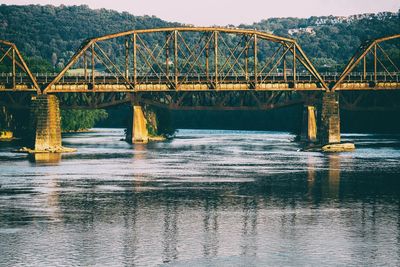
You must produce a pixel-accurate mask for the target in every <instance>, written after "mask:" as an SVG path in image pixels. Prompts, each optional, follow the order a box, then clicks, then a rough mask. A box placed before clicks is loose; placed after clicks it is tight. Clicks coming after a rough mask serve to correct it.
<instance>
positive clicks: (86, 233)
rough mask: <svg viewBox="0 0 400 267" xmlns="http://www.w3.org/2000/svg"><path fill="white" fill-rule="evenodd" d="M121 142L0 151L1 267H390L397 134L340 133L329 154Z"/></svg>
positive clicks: (284, 137) (112, 138) (232, 143)
mask: <svg viewBox="0 0 400 267" xmlns="http://www.w3.org/2000/svg"><path fill="white" fill-rule="evenodd" d="M123 136H124V131H123V129H93V131H92V132H89V133H78V134H68V135H65V136H64V137H63V142H64V145H65V146H68V147H74V148H77V149H78V152H77V153H73V154H63V155H62V156H60V155H57V154H56V155H52V156H51V157H49V156H43V155H42V156H37V157H36V158H35V157H29V158H28V157H27V156H26V155H23V154H16V153H12V152H10V151H11V150H13V149H15V148H16V147H17V144H14V143H2V144H0V186H1V187H0V266H400V135H374V134H347V135H346V134H344V135H343V139H345V140H351V141H354V142H355V143H356V146H357V150H356V151H355V152H351V153H339V154H323V153H319V152H300V151H298V150H299V148H300V146H299V144H297V143H296V142H293V140H294V135H292V134H289V133H285V132H244V131H215V130H180V131H179V132H178V134H177V136H176V138H175V139H173V140H171V141H167V142H161V143H151V144H147V145H129V144H127V143H125V142H123V141H121V139H122V138H123ZM46 157H47V158H46Z"/></svg>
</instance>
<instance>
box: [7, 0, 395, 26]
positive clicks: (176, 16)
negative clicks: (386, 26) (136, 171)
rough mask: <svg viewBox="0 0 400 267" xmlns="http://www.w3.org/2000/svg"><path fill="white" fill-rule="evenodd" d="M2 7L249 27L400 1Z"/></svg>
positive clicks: (120, 1)
mask: <svg viewBox="0 0 400 267" xmlns="http://www.w3.org/2000/svg"><path fill="white" fill-rule="evenodd" d="M1 3H2V4H15V5H25V4H42V5H45V4H52V5H56V6H58V5H60V4H64V5H82V4H86V5H88V6H90V7H91V8H94V9H97V8H107V9H113V10H117V11H127V12H129V13H131V14H133V15H150V16H151V15H155V16H157V17H159V18H161V19H164V20H167V21H170V22H181V23H187V24H194V25H197V26H210V25H221V26H224V25H228V24H233V25H238V24H241V23H244V24H251V23H253V22H258V21H260V20H262V19H267V18H271V17H303V18H304V17H310V16H325V15H336V16H348V15H353V14H359V13H376V12H381V11H392V12H393V11H398V10H399V9H400V0H243V1H242V0H241V1H236V0H112V1H105V0H68V1H66V0H51V1H49V0H1Z"/></svg>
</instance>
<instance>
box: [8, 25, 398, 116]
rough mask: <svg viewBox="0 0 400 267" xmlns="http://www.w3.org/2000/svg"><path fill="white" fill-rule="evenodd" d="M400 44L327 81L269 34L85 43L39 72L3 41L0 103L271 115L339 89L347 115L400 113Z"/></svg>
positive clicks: (149, 34) (381, 47) (372, 49)
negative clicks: (61, 64)
mask: <svg viewBox="0 0 400 267" xmlns="http://www.w3.org/2000/svg"><path fill="white" fill-rule="evenodd" d="M399 39H400V34H398V35H393V36H388V37H384V38H380V39H376V40H373V41H369V42H366V43H364V44H363V45H362V46H361V47H360V48H359V49H358V50H357V51H356V53H355V54H354V56H353V57H352V58H351V59H350V61H349V63H348V65H347V66H346V67H345V69H344V70H343V72H342V73H325V74H320V73H319V72H318V71H317V69H316V68H315V67H314V66H313V64H312V63H311V61H310V60H309V59H308V57H307V55H306V54H305V53H304V51H303V49H302V48H301V47H300V46H299V44H298V43H297V42H296V41H295V40H294V39H290V38H284V37H279V36H276V35H273V34H269V33H265V32H259V31H253V30H243V29H229V28H161V29H148V30H133V31H127V32H121V33H115V34H110V35H105V36H102V37H97V38H93V39H89V40H86V41H85V42H83V44H82V45H81V47H80V48H79V49H78V51H77V52H76V53H75V55H74V56H73V57H72V58H71V60H70V61H69V62H68V63H67V64H66V66H65V68H64V69H63V70H62V71H61V72H60V73H58V74H36V75H35V74H33V73H32V72H31V71H30V70H29V68H28V66H27V64H26V63H25V61H24V59H23V58H22V56H21V53H20V52H19V50H18V48H17V47H16V46H15V45H14V44H13V43H10V42H7V41H1V40H0V65H4V66H6V68H8V70H9V71H8V72H7V73H3V74H0V104H1V105H6V106H12V107H16V108H26V107H27V103H29V100H30V98H31V95H32V94H56V95H58V96H59V98H60V100H61V105H62V106H63V107H65V108H104V107H109V106H113V105H118V104H122V103H126V102H130V101H133V100H135V101H139V102H141V103H145V104H150V105H154V106H159V107H165V108H170V109H197V110H209V109H217V110H238V109H239V110H267V109H273V108H279V107H284V106H290V105H296V104H300V103H315V102H318V99H320V95H321V94H322V93H323V92H332V91H336V92H339V94H340V99H341V108H345V109H352V110H388V109H400V101H399V100H400V70H399V65H400V62H399V58H398V57H397V58H396V51H399V50H400V44H399ZM387 47H389V49H387ZM393 47H395V48H396V49H397V50H396V49H393ZM397 53H398V52H397Z"/></svg>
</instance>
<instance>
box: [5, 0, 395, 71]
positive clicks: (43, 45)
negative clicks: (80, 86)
mask: <svg viewBox="0 0 400 267" xmlns="http://www.w3.org/2000/svg"><path fill="white" fill-rule="evenodd" d="M174 25H176V26H179V25H180V24H178V23H170V22H166V21H163V20H161V19H158V18H156V17H149V16H134V15H131V14H129V13H119V12H116V11H111V10H106V9H99V10H92V9H90V8H89V7H87V6H60V7H54V6H50V5H47V6H38V5H29V6H7V5H1V6H0V38H1V39H7V40H10V41H12V42H14V43H16V44H17V46H18V47H19V48H20V50H21V51H22V52H23V53H24V55H25V56H26V57H27V58H28V61H30V62H32V61H34V62H32V63H35V64H31V68H32V69H33V71H38V70H36V69H35V68H41V69H42V70H43V69H50V70H51V69H54V68H56V69H59V68H61V67H63V66H64V64H65V63H66V62H67V61H68V60H69V59H70V57H71V56H72V55H73V53H74V52H75V51H76V49H77V48H78V47H79V46H80V44H81V42H82V41H83V40H85V39H87V38H90V37H95V36H99V35H104V34H108V33H113V32H119V31H124V30H129V29H143V28H156V27H166V26H174ZM230 27H239V28H251V29H258V30H262V31H267V32H271V33H274V34H276V35H281V36H289V37H292V38H295V39H297V40H298V42H299V43H300V45H301V46H302V47H303V48H304V50H305V51H306V53H307V54H308V55H309V57H310V58H312V60H313V62H314V63H315V64H316V66H317V67H320V68H324V67H327V66H335V67H336V68H338V67H339V66H338V65H337V64H339V65H343V64H345V63H346V62H347V61H348V60H349V58H350V57H351V56H352V55H353V53H354V52H355V50H356V49H357V48H358V46H359V45H360V44H361V42H363V41H365V40H368V39H371V38H376V37H380V36H384V35H389V34H394V33H398V32H400V13H399V12H397V13H379V14H365V15H357V16H352V17H333V16H331V17H311V18H308V19H299V18H271V19H266V20H263V21H261V22H257V23H254V24H253V25H239V26H233V25H230Z"/></svg>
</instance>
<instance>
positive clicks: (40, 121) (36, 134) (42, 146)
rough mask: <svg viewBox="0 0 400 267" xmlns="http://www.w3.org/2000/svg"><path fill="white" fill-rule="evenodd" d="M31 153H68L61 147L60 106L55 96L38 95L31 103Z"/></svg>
mask: <svg viewBox="0 0 400 267" xmlns="http://www.w3.org/2000/svg"><path fill="white" fill-rule="evenodd" d="M30 130H31V137H30V144H29V146H30V148H33V149H32V151H31V152H66V151H65V149H64V148H63V147H62V146H61V117H60V104H59V101H58V98H57V96H55V95H38V96H34V97H33V98H32V103H31V129H30Z"/></svg>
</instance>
